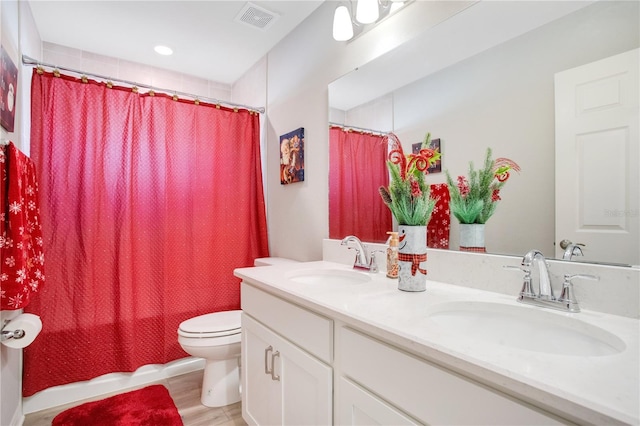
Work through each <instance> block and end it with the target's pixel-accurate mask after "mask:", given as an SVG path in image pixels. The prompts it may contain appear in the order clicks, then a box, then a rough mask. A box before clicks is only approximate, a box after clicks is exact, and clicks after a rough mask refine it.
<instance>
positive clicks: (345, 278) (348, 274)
mask: <svg viewBox="0 0 640 426" xmlns="http://www.w3.org/2000/svg"><path fill="white" fill-rule="evenodd" d="M287 278H288V279H290V280H291V281H294V282H297V283H300V284H334V285H349V284H361V283H365V282H367V281H371V277H370V276H369V275H367V274H365V273H362V272H356V271H348V270H342V269H302V270H298V271H292V272H289V274H287Z"/></svg>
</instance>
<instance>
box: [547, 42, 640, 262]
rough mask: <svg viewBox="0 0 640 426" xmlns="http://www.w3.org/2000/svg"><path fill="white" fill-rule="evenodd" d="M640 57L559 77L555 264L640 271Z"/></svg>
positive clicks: (603, 62)
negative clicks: (569, 260) (566, 245)
mask: <svg viewBox="0 0 640 426" xmlns="http://www.w3.org/2000/svg"><path fill="white" fill-rule="evenodd" d="M639 60H640V59H639V49H635V50H632V51H629V52H626V53H622V54H619V55H615V56H612V57H610V58H606V59H603V60H600V61H597V62H593V63H590V64H587V65H583V66H580V67H577V68H573V69H570V70H567V71H563V72H561V73H558V74H556V75H555V102H556V105H555V107H556V176H555V177H556V179H555V180H556V214H555V216H556V257H558V258H562V255H563V253H564V250H563V249H562V248H561V247H560V241H561V240H563V239H567V240H570V241H572V242H574V243H582V244H584V245H585V246H584V247H583V253H584V257H579V258H577V259H575V260H585V261H604V262H614V263H625V264H631V265H638V264H640V210H639V208H640V207H639V202H638V199H639V198H640V150H639V148H638V146H639V145H640V143H639V130H638V127H639V123H638V122H639V117H640V111H639V109H638V98H639V96H638V94H639V90H640V89H639V84H638V80H639V78H640V77H639V75H638V62H639Z"/></svg>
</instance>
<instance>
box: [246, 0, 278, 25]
mask: <svg viewBox="0 0 640 426" xmlns="http://www.w3.org/2000/svg"><path fill="white" fill-rule="evenodd" d="M279 17H280V15H278V14H277V13H273V12H271V11H269V10H267V9H265V8H263V7H260V6H256V5H255V4H253V3H247V4H245V5H244V7H243V8H242V10H241V11H240V12H239V13H238V15H237V16H236V19H235V21H236V22H242V23H243V24H246V25H249V26H250V27H253V28H258V29H260V30H263V31H266V30H267V29H269V27H271V25H273V23H274V22H275V21H276V20H277V19H278V18H279Z"/></svg>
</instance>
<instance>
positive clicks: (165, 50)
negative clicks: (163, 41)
mask: <svg viewBox="0 0 640 426" xmlns="http://www.w3.org/2000/svg"><path fill="white" fill-rule="evenodd" d="M153 50H155V51H156V53H158V54H160V55H165V56H169V55H172V54H173V50H172V49H171V48H170V47H167V46H161V45H158V46H156V47H154V48H153Z"/></svg>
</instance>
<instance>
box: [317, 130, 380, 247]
mask: <svg viewBox="0 0 640 426" xmlns="http://www.w3.org/2000/svg"><path fill="white" fill-rule="evenodd" d="M329 160H330V166H329V238H335V239H340V238H344V237H346V236H347V235H355V236H357V237H358V238H360V239H361V240H362V241H369V242H385V241H386V240H387V238H388V235H387V234H386V233H387V231H391V230H392V221H391V211H390V210H389V208H388V207H387V206H386V205H385V204H384V202H383V201H382V198H381V197H380V193H379V192H378V188H380V186H388V185H389V172H388V171H387V167H386V161H387V144H386V143H385V142H384V141H383V136H378V135H373V134H368V133H365V134H362V133H358V132H352V131H345V130H343V129H342V128H339V127H331V128H330V129H329Z"/></svg>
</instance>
